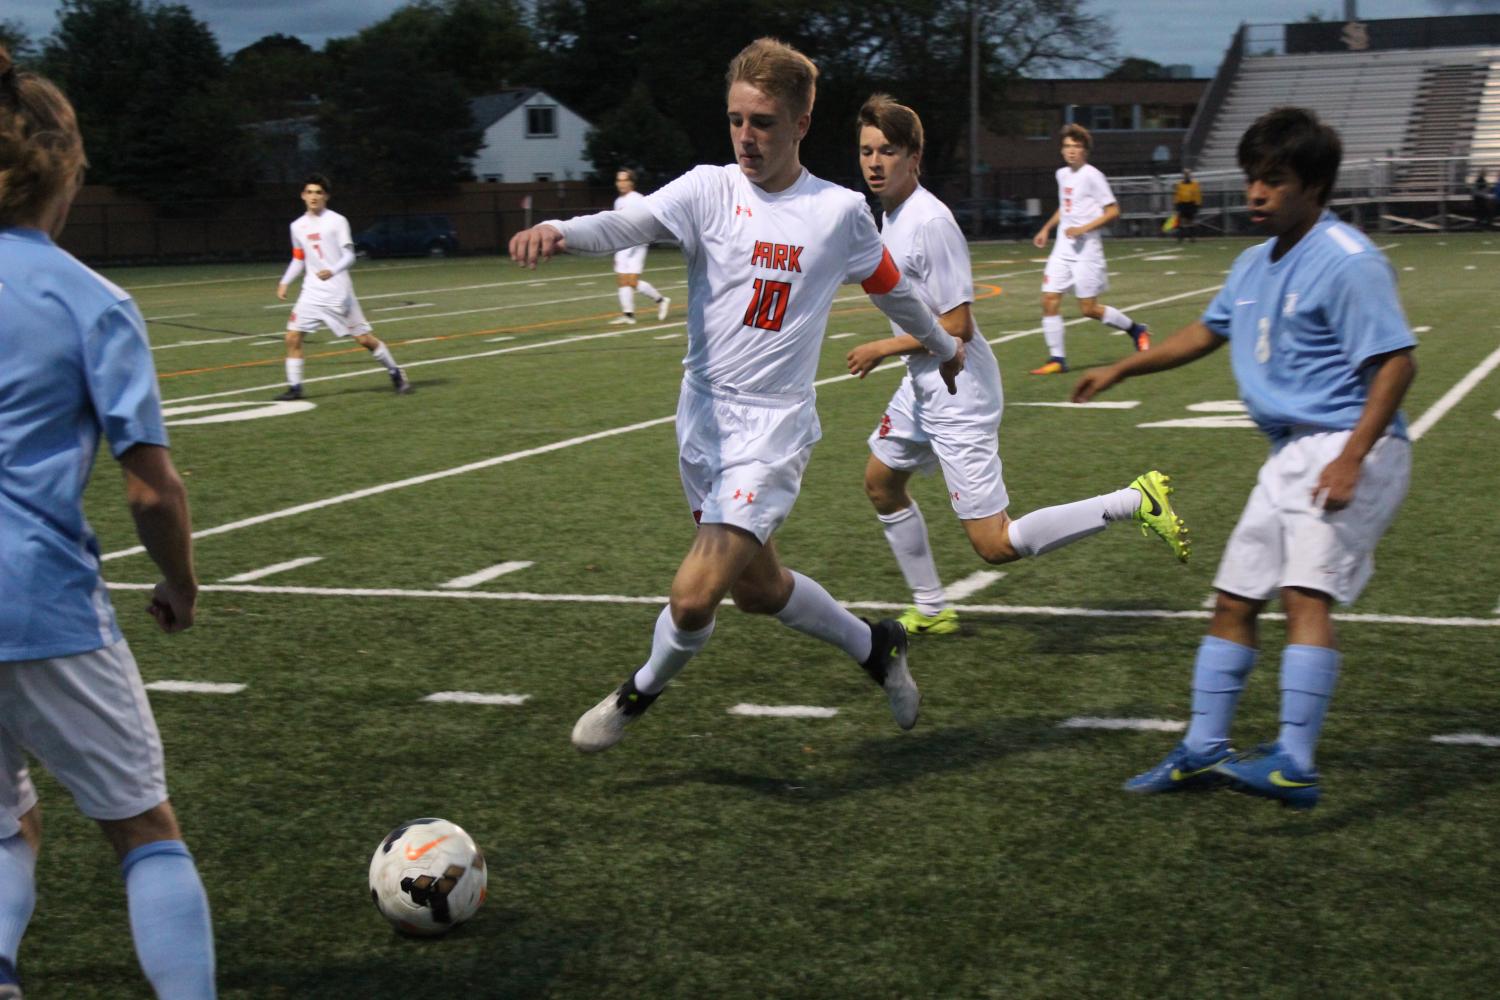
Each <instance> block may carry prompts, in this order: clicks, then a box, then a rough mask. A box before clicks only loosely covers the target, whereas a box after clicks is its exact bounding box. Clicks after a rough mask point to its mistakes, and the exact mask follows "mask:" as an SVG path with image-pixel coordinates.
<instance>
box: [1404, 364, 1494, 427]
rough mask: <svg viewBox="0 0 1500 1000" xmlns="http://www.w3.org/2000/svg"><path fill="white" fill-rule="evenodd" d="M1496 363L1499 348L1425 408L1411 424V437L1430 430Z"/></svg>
mask: <svg viewBox="0 0 1500 1000" xmlns="http://www.w3.org/2000/svg"><path fill="white" fill-rule="evenodd" d="M1497 365H1500V348H1496V349H1495V350H1494V351H1492V352H1490V356H1489V357H1487V358H1485V359H1484V360H1483V361H1481V362H1479V364H1478V365H1476V366H1475V368H1474V370H1473V371H1471V372H1469V374H1467V375H1465V376H1464V377H1463V378H1461V379H1459V380H1458V382H1457V383H1456V384H1455V385H1454V386H1453V388H1451V389H1449V390H1448V391H1447V392H1445V393H1443V396H1442V398H1441V399H1439V400H1438V401H1437V402H1436V403H1433V404H1432V405H1431V406H1429V407H1428V408H1427V412H1426V413H1424V414H1422V416H1421V417H1420V418H1418V419H1417V422H1416V423H1414V424H1412V425H1411V428H1410V430H1409V431H1408V433H1409V434H1410V435H1411V439H1412V440H1413V441H1416V440H1418V439H1419V438H1421V437H1422V435H1423V434H1426V433H1427V432H1428V431H1430V430H1432V427H1433V425H1434V424H1436V423H1437V422H1438V421H1439V420H1442V419H1443V417H1445V416H1447V414H1448V411H1449V410H1451V409H1453V408H1454V407H1455V406H1457V405H1458V403H1459V401H1460V400H1462V399H1463V398H1464V397H1465V396H1467V395H1468V394H1469V393H1470V392H1471V391H1473V389H1474V387H1475V386H1477V385H1478V384H1479V383H1480V382H1483V381H1484V379H1485V376H1487V375H1489V373H1490V372H1492V371H1494V370H1495V367H1496V366H1497Z"/></svg>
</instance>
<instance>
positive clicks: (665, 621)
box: [635, 604, 714, 694]
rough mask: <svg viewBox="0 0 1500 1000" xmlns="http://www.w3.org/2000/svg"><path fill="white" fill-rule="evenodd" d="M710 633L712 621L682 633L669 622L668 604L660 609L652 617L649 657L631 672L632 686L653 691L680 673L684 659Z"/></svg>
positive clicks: (643, 691)
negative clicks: (633, 672) (653, 628)
mask: <svg viewBox="0 0 1500 1000" xmlns="http://www.w3.org/2000/svg"><path fill="white" fill-rule="evenodd" d="M713 634H714V622H709V623H708V625H707V627H705V628H701V629H699V630H698V631H696V632H684V631H682V629H680V628H678V627H677V623H676V622H674V621H672V606H671V605H670V604H669V605H667V606H666V607H664V608H662V609H661V614H660V615H657V617H656V631H655V632H654V633H653V634H652V637H651V656H650V658H649V659H647V660H646V662H645V664H644V665H642V666H641V668H640V669H639V670H637V671H636V672H635V687H636V690H637V691H640V692H641V693H642V694H656V693H658V692H660V691H661V689H662V688H664V687H666V686H667V682H668V681H670V680H671V679H672V678H673V677H676V676H677V675H678V674H679V673H681V672H682V668H683V667H685V666H687V664H688V660H691V659H692V658H693V655H694V654H696V653H697V652H698V650H700V649H702V648H703V647H704V646H706V645H707V644H708V637H709V636H711V635H713Z"/></svg>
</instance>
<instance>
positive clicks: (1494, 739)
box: [1432, 733, 1500, 747]
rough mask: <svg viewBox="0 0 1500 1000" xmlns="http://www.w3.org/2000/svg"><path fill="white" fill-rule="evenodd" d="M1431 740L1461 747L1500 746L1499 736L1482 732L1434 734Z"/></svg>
mask: <svg viewBox="0 0 1500 1000" xmlns="http://www.w3.org/2000/svg"><path fill="white" fill-rule="evenodd" d="M1432 742H1434V743H1447V744H1449V745H1450V746H1461V747H1500V736H1486V735H1484V734H1483V733H1445V734H1444V735H1442V736H1434V737H1433V738H1432Z"/></svg>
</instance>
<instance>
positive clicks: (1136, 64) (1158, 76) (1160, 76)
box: [1104, 56, 1168, 80]
mask: <svg viewBox="0 0 1500 1000" xmlns="http://www.w3.org/2000/svg"><path fill="white" fill-rule="evenodd" d="M1104 79H1106V80H1166V79H1168V76H1167V68H1166V67H1165V66H1163V65H1162V64H1161V63H1159V62H1152V61H1151V60H1150V59H1137V58H1136V57H1135V56H1127V57H1126V58H1125V59H1124V60H1122V61H1121V63H1120V65H1118V66H1116V67H1115V68H1114V69H1112V70H1110V71H1109V72H1108V73H1105V74H1104Z"/></svg>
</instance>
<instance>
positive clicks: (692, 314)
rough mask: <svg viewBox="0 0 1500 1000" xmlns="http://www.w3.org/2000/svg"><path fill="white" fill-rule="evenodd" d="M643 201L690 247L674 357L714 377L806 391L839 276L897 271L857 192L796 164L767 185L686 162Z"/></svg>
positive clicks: (890, 278)
mask: <svg viewBox="0 0 1500 1000" xmlns="http://www.w3.org/2000/svg"><path fill="white" fill-rule="evenodd" d="M646 206H647V207H648V208H649V209H650V210H651V213H652V215H654V216H655V217H656V219H657V220H658V221H659V222H660V223H661V224H662V225H663V226H665V227H666V228H667V229H668V230H670V231H671V232H672V234H673V235H674V236H676V237H677V239H678V241H679V242H680V243H681V244H682V252H683V255H684V256H685V257H686V258H687V265H688V351H687V357H686V358H684V359H683V362H682V363H683V367H685V368H686V369H687V370H688V372H689V373H690V374H691V375H693V376H695V377H696V378H698V379H700V380H701V381H703V382H706V383H708V384H709V385H710V386H712V387H715V388H718V389H728V390H732V391H741V392H754V393H774V394H805V393H807V392H809V391H810V390H811V388H812V382H813V378H814V375H815V374H816V372H817V366H818V354H819V351H820V349H821V347H822V343H823V334H824V331H825V329H826V327H827V324H828V313H829V310H830V309H832V307H833V299H834V296H835V294H836V293H837V292H838V288H839V286H840V285H843V284H846V283H850V282H865V283H866V284H867V290H868V291H871V292H872V294H883V293H884V292H887V291H889V290H890V289H891V288H892V287H894V286H895V284H896V282H897V281H898V280H899V278H900V274H899V272H898V271H897V270H896V268H895V266H894V264H893V263H889V256H888V254H887V253H886V251H885V248H884V246H883V245H882V244H881V242H880V233H879V231H878V230H877V229H876V228H875V219H874V216H872V215H871V214H870V209H869V206H867V205H866V204H865V200H864V198H863V197H861V196H860V195H859V194H856V193H855V192H853V191H850V190H849V189H848V188H844V187H840V186H839V185H837V184H831V183H829V182H828V181H825V180H821V179H819V178H817V177H814V176H813V175H812V174H810V173H808V172H807V171H806V170H805V169H804V170H803V171H802V175H801V176H800V177H799V178H798V179H797V180H796V182H795V183H793V184H792V185H791V187H789V188H787V189H786V190H784V191H778V192H776V193H774V194H772V193H768V192H766V191H763V190H761V189H760V188H759V187H757V186H756V185H755V184H752V183H751V182H750V180H749V179H748V178H746V177H745V175H744V173H743V172H742V171H741V170H740V168H739V166H738V165H736V164H729V165H727V166H722V167H715V166H700V167H695V168H694V169H693V170H691V171H689V172H688V173H686V174H683V175H682V176H681V177H679V178H677V179H676V180H675V181H673V182H672V183H670V184H668V185H667V186H666V187H663V188H661V189H660V190H658V191H656V192H654V193H652V194H649V195H647V196H646ZM871 280H875V283H874V284H873V285H870V284H869V282H870V281H871Z"/></svg>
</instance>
